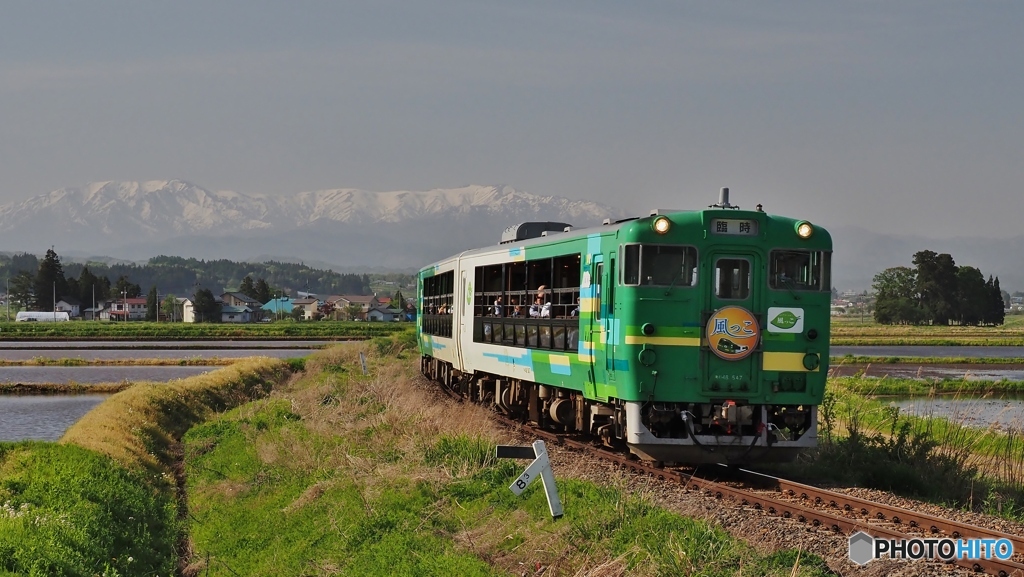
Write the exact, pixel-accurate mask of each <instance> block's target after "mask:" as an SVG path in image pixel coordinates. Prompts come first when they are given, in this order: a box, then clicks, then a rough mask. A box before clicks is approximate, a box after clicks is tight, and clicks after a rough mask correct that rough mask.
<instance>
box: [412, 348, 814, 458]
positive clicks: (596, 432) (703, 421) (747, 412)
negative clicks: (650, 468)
mask: <svg viewBox="0 0 1024 577" xmlns="http://www.w3.org/2000/svg"><path fill="white" fill-rule="evenodd" d="M420 370H421V372H422V373H423V374H424V375H425V376H426V377H428V378H430V379H432V380H435V381H438V382H440V383H441V384H442V385H444V386H446V387H448V388H449V389H451V390H453V391H455V392H457V393H459V394H461V395H462V396H463V397H465V398H468V399H470V400H472V401H474V402H478V403H481V404H484V405H486V406H489V407H492V408H494V409H495V410H497V411H500V412H501V413H503V414H505V415H507V416H509V417H511V418H514V419H518V420H520V421H524V422H531V423H535V424H537V425H539V426H540V427H541V428H543V429H546V430H551V431H554V432H564V433H583V434H589V435H593V436H595V437H596V438H598V439H600V440H601V441H602V442H603V443H604V444H606V445H609V446H615V445H622V444H625V445H626V446H627V447H628V448H629V450H630V451H631V452H632V453H634V454H635V455H637V456H638V457H639V458H641V459H644V460H648V461H660V462H663V463H688V464H691V463H726V464H746V463H756V462H778V461H789V460H792V459H794V458H795V457H796V456H797V455H798V454H799V453H800V451H802V450H805V449H809V448H812V447H814V446H816V444H817V428H818V422H817V418H818V413H817V407H816V406H804V405H768V404H763V405H757V404H753V405H752V404H746V403H745V402H743V401H737V400H731V399H720V400H719V399H715V400H713V401H711V402H703V403H687V402H674V403H652V402H631V401H622V400H618V399H611V398H610V399H608V400H607V401H606V402H602V401H596V400H593V399H587V398H585V397H584V396H583V394H582V393H580V392H579V391H574V390H570V389H564V388H559V387H553V386H549V385H543V384H539V383H535V382H531V381H525V380H520V379H512V378H509V377H504V376H499V375H493V374H488V373H481V372H476V373H463V372H461V371H459V370H457V369H455V368H454V367H452V366H451V364H449V363H447V362H445V361H442V360H439V359H435V358H432V357H422V358H421V361H420Z"/></svg>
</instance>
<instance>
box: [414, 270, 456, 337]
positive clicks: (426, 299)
mask: <svg viewBox="0 0 1024 577" xmlns="http://www.w3.org/2000/svg"><path fill="white" fill-rule="evenodd" d="M454 287H455V271H448V272H445V273H441V274H437V275H434V276H432V277H428V278H425V279H423V321H422V326H423V329H422V330H423V332H424V333H426V334H428V335H436V336H439V337H451V336H452V325H453V320H452V319H453V316H452V312H453V311H452V307H453V306H454V304H455V299H454V296H455V294H454Z"/></svg>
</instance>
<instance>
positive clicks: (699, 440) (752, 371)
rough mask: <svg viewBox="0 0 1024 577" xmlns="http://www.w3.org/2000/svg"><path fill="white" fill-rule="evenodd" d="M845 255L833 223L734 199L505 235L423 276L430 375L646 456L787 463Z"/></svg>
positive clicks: (806, 430) (815, 390)
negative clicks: (833, 270) (838, 259)
mask: <svg viewBox="0 0 1024 577" xmlns="http://www.w3.org/2000/svg"><path fill="white" fill-rule="evenodd" d="M831 253H832V239H831V237H830V235H829V233H828V232H827V231H826V230H824V229H823V228H821V227H818V226H815V225H813V224H811V223H809V222H807V221H804V220H797V219H793V218H788V217H783V216H776V215H769V214H767V213H765V212H763V211H762V210H761V205H758V206H757V208H756V209H755V210H752V211H751V210H740V209H739V207H737V206H733V205H731V204H730V203H729V195H728V189H722V193H721V196H720V198H719V202H718V203H716V204H714V205H711V206H710V207H708V208H707V209H706V210H696V211H676V210H656V211H651V214H650V216H647V217H643V218H631V219H625V220H621V221H618V222H609V221H606V222H605V224H604V225H603V226H600V227H594V228H587V229H579V230H577V229H573V228H572V227H571V226H569V225H566V224H564V223H551V222H546V223H524V224H521V225H518V226H514V227H509V228H508V229H506V230H505V232H504V234H503V238H502V242H501V244H499V245H496V246H492V247H488V248H481V249H476V250H469V251H466V252H463V253H460V254H457V255H455V256H452V257H450V258H447V259H444V260H442V261H440V262H437V263H435V264H433V265H430V266H428V267H426V268H424V269H422V270H421V271H420V273H419V295H420V297H419V299H420V302H419V304H420V315H419V316H418V319H417V333H418V338H419V346H420V353H421V370H422V371H423V373H424V374H425V375H427V376H428V377H430V378H432V379H436V380H438V381H440V382H442V383H443V384H445V385H447V386H449V387H451V388H453V389H456V390H458V391H460V392H461V393H463V394H464V395H467V396H469V397H472V398H473V399H474V400H477V401H482V402H485V403H488V404H492V405H493V406H494V407H495V408H496V409H498V410H500V411H502V412H504V413H507V414H509V415H512V416H514V417H516V418H519V419H521V420H528V421H531V422H534V423H538V424H540V425H541V426H543V427H545V428H548V429H551V430H555V431H562V432H567V433H570V432H580V433H589V434H593V435H596V436H598V437H599V438H601V439H602V440H603V441H604V442H605V443H607V444H610V445H611V444H616V443H622V442H625V443H626V445H627V446H628V447H629V449H630V450H631V451H632V452H633V453H635V454H636V455H638V456H639V457H640V458H643V459H647V460H654V461H663V462H677V463H701V462H720V463H731V464H738V463H748V462H755V461H762V462H763V461H783V460H789V459H792V458H793V457H794V456H796V454H797V453H798V452H799V451H801V450H804V449H807V448H810V447H814V446H815V445H816V440H817V421H818V412H817V411H818V405H819V404H820V403H821V400H822V397H823V395H824V391H825V381H826V374H827V372H828V358H829V314H830V311H829V301H830V296H831V282H830V281H831V279H830V263H831ZM531 313H532V314H531Z"/></svg>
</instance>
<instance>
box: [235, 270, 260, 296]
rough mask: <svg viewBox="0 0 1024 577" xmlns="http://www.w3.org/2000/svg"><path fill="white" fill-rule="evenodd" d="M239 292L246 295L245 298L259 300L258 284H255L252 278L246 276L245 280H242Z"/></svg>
mask: <svg viewBox="0 0 1024 577" xmlns="http://www.w3.org/2000/svg"><path fill="white" fill-rule="evenodd" d="M238 292H240V293H242V294H244V295H245V296H247V297H249V298H251V299H254V298H257V297H256V284H255V283H254V282H253V280H252V277H251V276H249V275H245V278H243V279H242V286H240V287H239V288H238Z"/></svg>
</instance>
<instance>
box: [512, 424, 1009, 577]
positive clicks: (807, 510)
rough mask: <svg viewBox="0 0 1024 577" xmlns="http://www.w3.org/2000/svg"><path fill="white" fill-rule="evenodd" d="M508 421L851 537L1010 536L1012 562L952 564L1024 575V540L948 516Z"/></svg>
mask: <svg viewBox="0 0 1024 577" xmlns="http://www.w3.org/2000/svg"><path fill="white" fill-rule="evenodd" d="M496 415H497V417H498V420H499V421H501V422H502V423H503V424H505V425H507V426H509V427H513V428H519V429H520V430H526V431H528V432H529V434H530V435H532V436H535V437H537V438H540V439H543V440H545V441H546V442H548V443H550V444H554V445H561V446H565V447H571V448H573V449H576V450H579V451H583V452H585V453H588V454H590V455H592V456H594V457H597V458H599V459H602V460H604V461H607V462H610V463H612V464H614V465H615V466H616V467H618V468H620V469H622V470H623V471H627V472H630V473H633V474H636V475H644V476H649V477H652V478H656V479H658V480H660V481H664V482H672V483H678V484H679V485H681V486H682V487H684V488H685V489H686V490H691V491H699V492H703V493H704V494H707V495H711V496H713V497H715V498H717V499H720V500H723V501H726V500H728V501H731V502H733V503H736V504H738V505H741V506H744V507H750V508H752V509H755V510H758V511H761V512H763V513H766V514H769V515H774V516H778V517H780V518H784V519H792V520H796V521H799V522H801V523H805V524H807V525H809V526H811V527H816V528H819V529H820V530H822V531H832V532H834V533H837V534H843V535H846V536H850V535H853V534H854V533H856V532H857V531H864V532H865V533H868V534H869V535H871V536H872V537H875V538H883V539H915V538H916V539H924V538H931V539H943V538H949V539H955V540H956V539H996V540H998V539H1006V540H1008V541H1009V542H1011V543H1012V544H1013V550H1014V556H1013V557H1012V558H1010V559H1008V560H1000V559H998V558H995V557H992V558H991V559H977V560H955V561H951V563H955V564H956V565H959V566H962V567H965V568H967V569H970V570H972V571H975V572H978V573H985V574H988V575H997V576H1000V577H1024V538H1022V537H1020V536H1018V535H1012V534H1008V533H1002V532H999V531H994V530H990V529H986V528H983V527H977V526H974V525H968V524H965V523H961V522H959V521H955V520H949V519H943V518H940V517H936V516H933V515H928V514H924V513H919V512H916V511H912V510H909V509H905V508H901V507H895V506H891V505H888V504H885V503H878V502H874V501H870V500H867V499H862V498H860V497H856V496H852V495H846V494H844V493H839V492H836V491H830V490H827V489H822V488H818V487H813V486H811V485H805V484H802V483H797V482H795V481H789V480H786V479H780V478H778V477H773V476H770V475H764V474H761V473H757V472H753V471H747V470H743V469H735V468H729V467H724V466H719V465H711V466H702V467H698V468H695V469H693V468H673V467H664V466H661V465H659V464H655V463H646V462H641V461H638V460H636V458H635V457H633V456H631V455H629V454H627V453H624V452H619V451H614V450H611V449H607V448H603V447H597V446H595V445H594V443H593V442H592V441H591V440H587V439H583V438H578V437H575V436H569V435H561V434H556V433H552V432H549V431H543V430H538V429H535V428H532V427H529V426H527V425H524V424H523V423H520V422H518V421H515V420H512V419H509V418H507V417H505V416H503V415H501V414H497V413H496Z"/></svg>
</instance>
